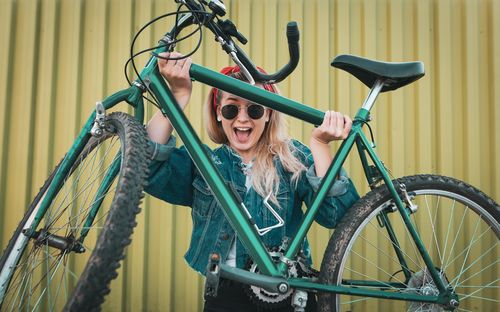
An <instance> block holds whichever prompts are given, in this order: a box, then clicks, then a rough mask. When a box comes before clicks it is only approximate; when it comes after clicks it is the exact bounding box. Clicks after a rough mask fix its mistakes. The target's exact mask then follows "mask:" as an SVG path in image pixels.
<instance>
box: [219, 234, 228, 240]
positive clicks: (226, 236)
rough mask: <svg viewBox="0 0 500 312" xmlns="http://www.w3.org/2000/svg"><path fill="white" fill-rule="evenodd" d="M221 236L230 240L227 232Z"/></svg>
mask: <svg viewBox="0 0 500 312" xmlns="http://www.w3.org/2000/svg"><path fill="white" fill-rule="evenodd" d="M221 238H222V239H223V240H228V239H229V234H227V233H225V234H222V236H221Z"/></svg>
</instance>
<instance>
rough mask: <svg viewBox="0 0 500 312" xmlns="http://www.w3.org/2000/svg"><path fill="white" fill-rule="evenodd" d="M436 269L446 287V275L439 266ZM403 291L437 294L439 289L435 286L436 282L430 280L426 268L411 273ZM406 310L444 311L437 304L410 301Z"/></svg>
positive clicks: (426, 294)
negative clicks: (406, 286)
mask: <svg viewBox="0 0 500 312" xmlns="http://www.w3.org/2000/svg"><path fill="white" fill-rule="evenodd" d="M437 270H438V271H439V277H440V278H441V280H442V281H443V283H444V285H445V286H447V287H448V286H449V282H448V279H447V278H446V275H445V274H444V272H442V271H441V270H440V269H439V268H437ZM405 292H407V293H412V294H420V295H425V296H437V295H439V289H438V288H437V286H436V284H435V283H434V281H433V280H432V277H431V275H430V273H429V272H428V271H427V270H423V271H418V272H416V273H415V274H413V275H412V277H411V278H410V280H409V281H408V288H407V289H406V290H405ZM408 311H411V312H416V311H428V312H437V311H445V309H444V308H443V307H442V306H441V305H439V304H433V303H422V302H414V301H411V302H409V304H408Z"/></svg>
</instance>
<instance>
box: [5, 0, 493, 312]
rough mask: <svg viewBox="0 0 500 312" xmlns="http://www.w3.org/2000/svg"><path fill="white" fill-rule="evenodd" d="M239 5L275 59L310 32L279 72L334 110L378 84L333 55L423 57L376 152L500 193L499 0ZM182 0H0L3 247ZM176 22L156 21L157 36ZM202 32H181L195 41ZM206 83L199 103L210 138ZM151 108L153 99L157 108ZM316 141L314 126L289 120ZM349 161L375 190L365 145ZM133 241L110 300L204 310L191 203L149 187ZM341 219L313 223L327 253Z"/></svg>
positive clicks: (381, 118)
mask: <svg viewBox="0 0 500 312" xmlns="http://www.w3.org/2000/svg"><path fill="white" fill-rule="evenodd" d="M225 3H226V5H227V7H228V10H229V17H230V18H231V19H232V20H233V21H235V23H236V25H237V26H238V27H239V29H240V31H241V32H242V33H243V34H245V35H246V36H247V37H248V38H249V40H250V42H249V44H248V45H247V46H246V47H245V49H246V51H248V53H249V54H250V56H251V57H252V58H253V59H254V60H255V61H256V63H257V64H261V66H262V67H264V68H266V69H267V70H268V71H271V72H272V71H274V70H276V69H278V68H280V67H281V66H282V65H283V64H284V63H285V62H286V60H287V53H288V52H287V51H288V50H287V46H286V39H285V36H284V34H285V25H286V22H288V21H290V20H295V21H297V22H298V23H299V27H300V30H301V61H300V63H299V66H298V68H297V70H296V71H295V72H294V74H293V75H292V76H291V77H290V78H289V79H287V80H286V81H285V82H283V83H281V85H280V87H281V90H282V92H283V94H284V95H286V96H288V97H291V98H292V99H295V100H298V101H303V102H305V103H308V104H310V105H312V106H315V107H318V108H320V109H322V110H326V109H334V110H340V111H342V112H346V113H350V114H351V115H352V114H354V112H355V111H356V109H357V108H358V107H359V106H360V103H361V102H362V100H363V98H364V96H365V95H366V93H367V91H368V90H367V89H366V88H365V87H364V86H363V85H362V84H361V83H360V82H359V81H357V80H356V79H354V78H350V77H349V75H348V74H347V73H345V72H340V71H338V70H334V69H332V68H331V67H330V65H329V64H330V61H331V59H332V58H333V57H334V56H335V55H337V54H341V53H352V54H357V55H362V56H366V57H369V58H376V59H381V60H386V61H408V60H420V61H423V62H424V63H425V66H426V73H427V74H426V76H425V77H424V78H423V79H421V80H420V81H418V82H417V83H415V84H413V85H411V86H408V87H405V88H403V89H400V90H397V91H395V92H392V93H390V94H386V93H384V94H383V95H381V96H380V97H379V101H378V104H377V105H376V107H375V109H374V111H373V116H374V122H373V123H372V124H373V128H374V129H375V135H376V140H377V143H378V152H379V153H380V156H381V157H382V159H384V161H385V163H386V164H387V165H388V166H389V167H390V169H391V170H392V172H393V174H394V175H395V176H403V175H409V174H414V173H428V172H434V173H440V174H445V175H450V176H454V177H457V178H460V179H463V180H465V181H467V182H469V183H472V184H473V185H475V186H477V187H479V188H480V189H482V190H484V191H485V192H486V193H488V194H490V196H492V197H493V198H494V199H496V200H497V201H498V199H499V197H500V165H499V160H500V158H499V157H498V155H499V154H500V125H499V123H498V122H497V120H499V119H500V108H499V107H500V96H499V95H498V93H497V92H498V90H500V60H499V58H498V56H499V55H500V20H499V19H498V18H495V17H497V16H500V1H497V0H434V1H431V0H399V1H396V0H395V1H389V0H386V1H382V0H380V1H374V0H364V1H362V0H353V1H348V0H330V1H327V0H307V1H306V0H302V1H299V0H252V1H247V0H245V1H244V0H239V1H237V0H232V1H225ZM174 9H175V4H174V1H173V0H141V1H138V0H40V1H36V0H17V1H16V0H0V29H2V31H1V32H0V46H1V48H0V118H1V123H0V245H1V246H2V247H1V248H3V246H5V245H6V243H7V241H8V239H9V237H10V235H11V234H12V232H13V230H14V228H15V226H16V225H17V222H18V221H19V220H20V219H21V216H22V215H23V211H24V209H26V207H27V206H28V204H29V202H30V200H31V198H32V197H33V196H34V194H35V193H36V191H37V190H38V188H39V187H40V186H41V184H42V183H43V181H44V179H45V178H46V177H47V175H48V174H49V172H50V171H51V170H52V168H53V167H54V166H55V164H56V163H57V162H58V161H59V159H60V158H62V156H63V155H64V153H65V151H66V150H67V149H68V147H69V146H70V144H71V142H72V141H73V139H74V137H75V136H76V134H77V132H78V129H79V128H80V127H81V125H82V122H83V121H84V120H85V119H86V116H87V115H88V114H89V112H90V111H91V110H92V109H93V108H94V103H95V102H96V101H97V100H100V99H102V98H103V97H104V96H105V95H107V94H110V93H112V92H114V91H116V90H119V89H121V88H124V87H125V86H126V82H125V79H124V78H123V65H124V63H125V61H126V60H127V56H128V53H129V45H130V43H131V40H132V37H133V35H134V33H135V32H136V31H137V30H138V29H139V27H140V26H142V25H143V24H145V23H146V22H147V21H149V20H150V19H151V18H153V17H155V16H157V15H160V14H162V13H165V12H169V11H173V10H174ZM171 21H172V20H169V21H167V22H160V23H158V24H156V25H155V26H154V27H153V28H151V29H150V30H148V31H146V32H145V33H144V34H143V36H142V37H141V38H140V40H139V41H138V44H137V47H138V48H137V49H144V48H147V47H150V46H151V45H152V44H154V43H155V42H156V41H157V39H159V38H160V37H161V35H162V34H163V33H164V32H165V31H166V30H167V29H168V28H169V26H170V25H171ZM205 34H206V36H205V41H204V44H203V45H202V48H201V50H200V51H199V52H198V53H197V54H196V55H195V56H194V57H193V58H194V61H195V62H197V63H200V64H203V65H205V66H208V67H210V68H215V69H217V68H221V67H222V66H225V65H226V64H228V58H227V57H226V56H225V54H224V53H222V52H221V51H220V49H219V48H218V47H217V46H216V45H215V43H214V42H213V38H212V36H211V35H210V34H208V33H205ZM196 42H197V38H196V39H193V40H191V41H189V42H186V43H182V44H181V45H180V47H179V49H180V51H181V52H184V53H187V52H189V51H190V50H191V49H193V48H194V47H195V45H196ZM207 91H208V89H207V88H200V87H199V86H197V87H196V89H195V91H194V95H193V98H192V104H191V105H190V106H189V108H188V109H187V111H188V113H189V116H190V119H191V120H192V121H193V124H194V126H195V129H196V130H197V131H198V133H200V134H201V137H202V139H203V140H205V141H208V137H207V135H206V134H205V132H204V130H203V125H202V105H201V103H203V101H204V98H205V96H206V94H207ZM152 112H153V109H152V108H151V107H150V108H149V111H148V114H149V115H150V114H151V113H152ZM290 125H291V133H292V135H293V136H294V137H296V138H299V139H302V140H304V141H307V138H308V136H309V133H310V131H311V129H312V128H311V126H309V125H305V124H303V123H301V122H298V121H297V120H290ZM347 169H348V171H349V172H350V174H351V175H352V176H353V178H354V180H355V181H357V182H358V185H359V189H360V191H361V192H365V191H366V190H367V186H366V183H365V182H364V181H363V176H362V172H361V169H360V167H359V166H358V163H357V157H354V158H352V160H350V161H349V162H348V164H347ZM143 208H144V209H143V212H142V213H141V214H140V215H139V216H138V223H139V225H138V226H137V228H136V230H135V234H134V240H133V243H132V245H131V246H130V248H129V249H128V256H127V259H126V260H125V261H124V265H123V268H122V269H121V272H120V275H119V278H118V279H117V280H115V281H114V282H113V291H112V293H111V295H110V296H109V297H108V298H107V301H106V303H105V310H109V311H116V310H127V311H139V310H148V311H149V310H161V311H196V310H200V309H201V307H202V305H201V296H202V289H203V279H202V278H201V277H199V276H197V274H195V273H194V272H193V271H192V270H190V269H189V268H188V266H187V265H186V264H185V262H184V260H183V254H184V252H185V250H186V248H187V245H188V242H189V237H190V231H191V220H190V212H189V209H188V208H185V207H175V206H174V207H171V206H169V205H167V204H165V203H161V202H160V201H158V200H155V199H153V198H149V197H148V198H147V199H146V201H145V204H144V205H143ZM329 234H330V233H329V231H327V230H325V229H321V228H319V227H314V229H313V231H312V232H311V234H310V239H311V242H312V246H313V248H314V259H315V262H316V263H318V264H319V263H320V260H321V255H322V252H323V248H324V246H325V245H326V242H327V240H328V237H329Z"/></svg>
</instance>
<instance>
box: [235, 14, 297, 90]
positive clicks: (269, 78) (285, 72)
mask: <svg viewBox="0 0 500 312" xmlns="http://www.w3.org/2000/svg"><path fill="white" fill-rule="evenodd" d="M286 36H287V39H288V52H289V54H290V61H289V62H288V64H286V65H285V66H283V67H282V68H281V69H280V70H278V71H277V72H276V73H274V74H264V73H262V72H260V71H259V70H258V69H257V68H256V66H255V65H254V64H253V62H252V61H251V60H250V58H249V57H248V56H247V55H246V54H245V52H244V51H243V50H242V49H241V48H240V47H239V46H237V45H236V44H235V45H234V46H235V48H236V51H237V52H236V54H237V55H238V57H239V59H240V61H241V63H242V64H243V65H244V66H245V67H246V68H247V69H248V71H249V72H250V74H251V75H252V77H253V78H254V79H255V81H258V82H267V83H275V82H280V81H282V80H284V79H285V78H286V77H288V76H289V75H290V74H291V73H292V72H293V70H294V69H295V68H296V67H297V64H298V63H299V58H300V53H299V37H300V35H299V28H298V27H297V23H296V22H289V23H288V25H287V30H286Z"/></svg>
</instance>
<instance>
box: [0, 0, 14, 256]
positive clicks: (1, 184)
mask: <svg viewBox="0 0 500 312" xmlns="http://www.w3.org/2000/svg"><path fill="white" fill-rule="evenodd" d="M17 6H18V3H17V2H16V1H12V2H11V9H10V16H11V21H10V25H9V29H8V30H10V31H7V30H6V32H5V33H8V34H9V39H8V42H9V52H7V53H8V60H12V58H13V55H14V40H15V36H14V34H15V33H16V23H17ZM13 72H14V62H8V63H7V80H6V81H5V84H6V87H5V93H6V94H5V111H4V116H3V120H2V127H3V137H2V153H1V155H0V157H1V162H0V166H1V167H0V169H1V171H0V172H1V176H0V207H1V208H2V211H1V213H0V215H1V216H2V220H5V212H6V209H7V207H6V205H5V201H6V195H5V194H6V191H5V190H6V187H7V183H6V182H7V166H8V159H9V157H10V155H9V150H8V146H9V143H10V124H9V122H8V121H9V119H10V114H11V110H12V105H13V104H12V85H13V84H14V81H13V79H12V76H13ZM2 227H3V226H2ZM6 235H11V234H10V233H6ZM0 239H1V241H2V242H8V240H9V237H6V238H5V239H4V237H3V231H0ZM0 250H1V251H2V252H3V248H2V247H0Z"/></svg>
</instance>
